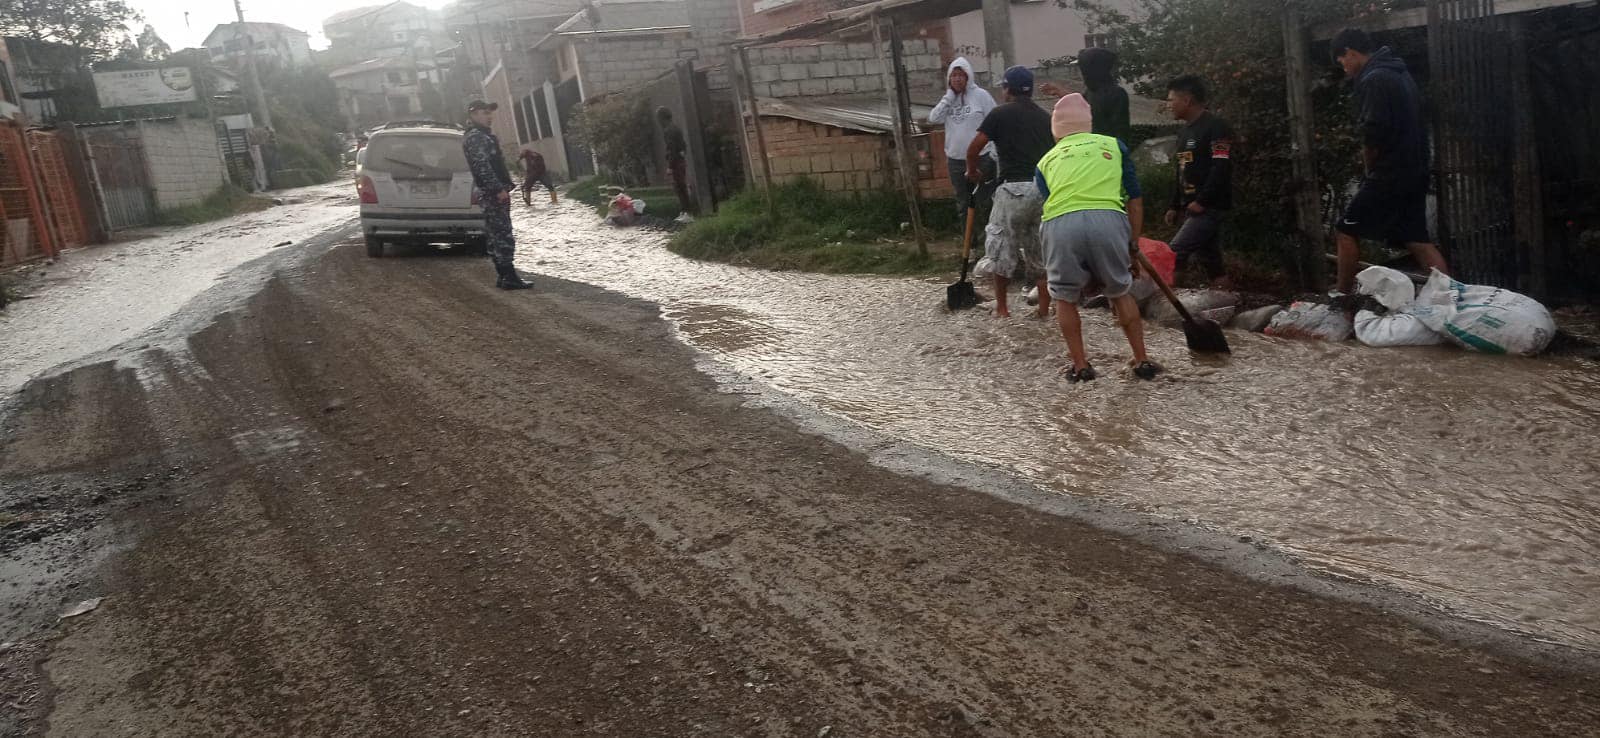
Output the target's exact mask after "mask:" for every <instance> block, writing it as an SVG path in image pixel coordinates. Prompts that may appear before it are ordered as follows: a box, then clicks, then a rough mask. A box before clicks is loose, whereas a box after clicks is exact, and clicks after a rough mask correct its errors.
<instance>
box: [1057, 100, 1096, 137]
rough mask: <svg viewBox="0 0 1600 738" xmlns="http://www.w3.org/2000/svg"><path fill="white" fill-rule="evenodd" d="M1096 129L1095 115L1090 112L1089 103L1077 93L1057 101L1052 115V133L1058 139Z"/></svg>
mask: <svg viewBox="0 0 1600 738" xmlns="http://www.w3.org/2000/svg"><path fill="white" fill-rule="evenodd" d="M1093 128H1094V114H1093V113H1090V112H1089V101H1088V100H1085V99H1083V95H1080V94H1078V93H1076V92H1074V93H1072V94H1071V95H1067V96H1066V97H1063V98H1061V99H1060V100H1057V101H1056V109H1055V110H1054V111H1052V112H1051V113H1050V132H1051V133H1054V134H1055V136H1056V138H1057V139H1063V138H1066V137H1067V136H1071V135H1072V134H1074V133H1088V132H1089V131H1091V130H1093Z"/></svg>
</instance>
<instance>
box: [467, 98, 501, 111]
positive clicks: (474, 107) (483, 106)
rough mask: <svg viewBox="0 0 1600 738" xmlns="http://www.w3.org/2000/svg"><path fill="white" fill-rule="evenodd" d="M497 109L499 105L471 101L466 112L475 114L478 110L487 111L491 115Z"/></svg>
mask: <svg viewBox="0 0 1600 738" xmlns="http://www.w3.org/2000/svg"><path fill="white" fill-rule="evenodd" d="M499 109H500V103H492V102H484V101H482V100H473V101H472V102H469V103H467V112H469V113H476V112H478V111H479V110H487V111H489V112H491V113H492V112H494V111H496V110H499Z"/></svg>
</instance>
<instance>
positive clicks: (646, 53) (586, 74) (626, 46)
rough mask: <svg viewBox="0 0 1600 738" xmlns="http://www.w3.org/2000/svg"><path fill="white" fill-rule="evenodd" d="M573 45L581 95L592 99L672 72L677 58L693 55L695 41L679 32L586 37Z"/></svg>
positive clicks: (689, 35) (688, 35) (687, 34)
mask: <svg viewBox="0 0 1600 738" xmlns="http://www.w3.org/2000/svg"><path fill="white" fill-rule="evenodd" d="M576 45H577V48H578V54H579V57H580V59H581V61H580V62H579V63H580V64H581V65H582V69H583V71H582V76H583V94H584V95H585V96H586V97H590V98H593V97H596V96H598V95H604V94H606V93H609V92H617V91H619V90H626V89H628V88H630V87H637V86H639V85H641V84H644V83H646V82H649V81H651V80H653V79H655V78H657V77H660V76H661V75H663V74H666V73H667V72H670V71H672V66H673V65H674V64H676V63H677V62H678V60H679V59H683V58H691V57H692V56H694V54H693V53H692V52H693V51H694V48H695V39H694V37H693V35H692V34H690V33H689V32H688V31H683V32H672V33H670V34H667V35H661V36H630V37H624V38H614V39H608V40H598V39H594V38H587V39H582V40H579V41H577V42H576Z"/></svg>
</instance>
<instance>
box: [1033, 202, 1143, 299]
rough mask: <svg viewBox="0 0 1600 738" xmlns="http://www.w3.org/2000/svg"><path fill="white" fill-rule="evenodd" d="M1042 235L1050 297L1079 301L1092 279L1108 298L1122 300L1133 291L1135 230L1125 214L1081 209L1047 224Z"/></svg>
mask: <svg viewBox="0 0 1600 738" xmlns="http://www.w3.org/2000/svg"><path fill="white" fill-rule="evenodd" d="M1043 233H1044V260H1045V267H1046V269H1047V271H1048V272H1049V275H1050V297H1051V298H1053V299H1056V300H1065V301H1067V302H1077V301H1078V298H1079V297H1081V296H1082V295H1083V288H1084V287H1086V286H1088V284H1089V281H1090V280H1091V279H1095V280H1099V282H1100V284H1101V285H1102V286H1103V291H1104V294H1105V296H1106V297H1121V296H1123V295H1126V294H1128V290H1130V289H1132V288H1133V274H1132V273H1131V272H1130V271H1129V270H1130V269H1132V268H1133V257H1132V256H1131V255H1130V254H1129V253H1128V244H1129V242H1130V241H1132V240H1133V228H1132V226H1130V225H1129V224H1128V216H1127V215H1126V214H1124V213H1121V212H1118V211H1116V210H1079V211H1077V212H1073V213H1067V214H1066V215H1061V216H1057V217H1055V218H1051V219H1050V220H1047V221H1045V222H1044V227H1043Z"/></svg>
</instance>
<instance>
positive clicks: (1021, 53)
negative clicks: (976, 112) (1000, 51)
mask: <svg viewBox="0 0 1600 738" xmlns="http://www.w3.org/2000/svg"><path fill="white" fill-rule="evenodd" d="M1107 4H1108V5H1109V6H1110V7H1112V8H1114V9H1117V10H1121V11H1123V12H1125V13H1130V14H1131V13H1133V12H1134V10H1135V7H1134V2H1133V0H1110V2H1109V3H1107ZM950 41H951V44H952V48H951V49H950V52H951V53H952V54H954V55H956V56H965V57H967V59H968V60H969V61H971V62H972V67H973V71H976V72H979V73H983V72H988V71H990V70H989V57H988V49H987V47H986V46H985V43H984V35H983V12H982V11H978V10H974V11H972V12H970V13H965V14H962V15H958V16H956V17H954V18H951V19H950ZM1011 45H1012V47H1013V48H1014V49H1015V50H1016V54H1017V58H1015V59H1011V60H1009V62H1008V63H1010V64H1021V65H1024V66H1028V67H1034V68H1037V67H1039V66H1041V64H1040V62H1043V61H1045V60H1049V59H1060V58H1062V57H1065V56H1077V55H1078V52H1079V51H1081V50H1083V49H1086V48H1090V47H1106V48H1112V49H1115V48H1116V45H1117V39H1116V37H1115V36H1113V35H1111V34H1107V33H1104V32H1100V31H1098V30H1097V29H1096V28H1094V27H1093V26H1092V25H1090V24H1089V18H1088V16H1087V14H1085V13H1084V12H1083V11H1080V10H1076V9H1074V8H1070V7H1062V6H1060V5H1058V4H1056V3H1054V2H1039V1H1038V0H1020V1H1019V0H1012V3H1011Z"/></svg>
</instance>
